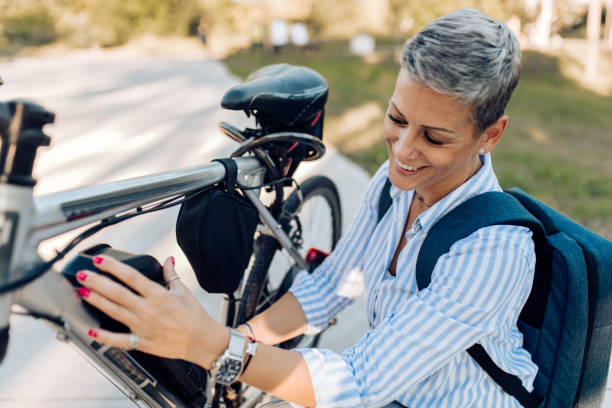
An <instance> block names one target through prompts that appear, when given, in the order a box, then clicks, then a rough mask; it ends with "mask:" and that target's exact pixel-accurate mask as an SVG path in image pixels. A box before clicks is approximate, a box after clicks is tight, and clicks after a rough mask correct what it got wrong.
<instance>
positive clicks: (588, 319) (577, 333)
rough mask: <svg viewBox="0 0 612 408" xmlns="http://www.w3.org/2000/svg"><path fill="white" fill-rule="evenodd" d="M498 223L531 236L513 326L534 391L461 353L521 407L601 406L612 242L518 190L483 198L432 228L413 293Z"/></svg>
mask: <svg viewBox="0 0 612 408" xmlns="http://www.w3.org/2000/svg"><path fill="white" fill-rule="evenodd" d="M390 186H391V183H390V182H389V180H388V179H387V183H386V184H385V187H384V188H383V191H382V193H381V196H380V200H379V206H378V220H379V221H380V220H381V219H382V217H383V216H384V214H385V212H386V211H387V209H388V208H389V207H390V205H391V196H390V195H389V188H390ZM474 214H478V216H477V217H474ZM501 224H505V225H519V226H524V227H528V228H530V229H531V231H532V232H533V240H534V243H535V250H536V270H535V276H534V282H533V286H532V289H531V293H530V294H529V298H528V299H527V302H526V303H525V306H524V307H523V310H522V311H521V314H520V316H519V320H518V328H519V330H520V331H521V332H522V333H523V347H524V348H525V349H526V350H527V351H528V352H529V353H530V354H531V359H532V360H533V362H534V363H535V364H536V365H537V366H538V373H537V375H536V378H535V381H534V389H533V391H531V392H529V391H527V390H526V389H525V388H524V387H523V386H522V383H521V381H520V379H519V378H518V377H516V376H514V375H511V374H509V373H506V372H504V371H503V370H502V369H500V368H499V367H498V366H497V365H496V364H495V362H494V361H493V360H492V359H491V358H490V356H489V355H488V354H487V352H486V351H485V349H484V348H483V347H482V346H481V345H479V344H475V345H473V346H472V347H470V348H469V349H468V350H467V352H468V353H469V355H470V356H471V357H472V358H473V359H474V360H475V361H476V362H477V363H478V364H479V365H480V366H481V367H482V368H483V369H484V370H485V371H486V372H487V373H488V374H489V375H490V376H491V378H492V379H493V380H494V381H495V382H496V383H497V384H499V385H500V386H501V387H502V388H503V389H504V391H506V392H508V393H509V394H510V395H512V396H513V397H515V398H516V399H517V400H518V401H519V402H520V403H521V405H523V406H524V407H530V408H536V407H538V408H570V407H576V408H596V407H600V406H601V404H602V402H603V397H604V392H605V389H606V377H607V373H608V368H609V363H610V348H611V347H612V242H610V241H608V240H606V239H604V238H602V237H600V236H599V235H597V234H595V233H593V232H591V231H589V230H588V229H586V228H584V227H583V226H581V225H579V224H577V223H575V222H574V221H572V220H570V219H569V218H567V217H565V216H564V215H562V214H560V213H559V212H557V211H555V210H554V209H552V208H550V207H549V206H547V205H546V204H543V203H541V202H540V201H538V200H536V199H534V198H533V197H531V196H529V195H528V194H526V193H525V192H523V191H521V190H520V189H511V190H509V191H507V192H505V193H504V192H497V191H493V192H487V193H484V194H480V195H478V196H475V197H472V198H471V199H469V200H467V201H465V202H464V203H461V204H460V205H458V206H457V207H456V208H454V209H453V210H452V211H450V212H449V213H448V214H446V215H445V216H444V217H442V219H440V220H439V221H438V222H437V223H436V224H435V225H434V226H433V227H432V228H431V230H430V231H429V233H428V234H427V237H426V238H425V241H424V242H423V244H422V246H421V249H420V250H419V255H418V258H417V265H416V280H417V285H418V287H419V290H422V289H423V288H426V287H427V286H428V285H429V284H430V282H431V274H432V272H433V270H434V267H435V265H436V262H437V260H438V258H439V257H440V256H441V255H443V254H445V253H447V252H448V251H449V250H450V247H451V246H452V245H453V243H455V242H456V241H459V240H461V239H463V238H466V237H468V236H469V235H471V234H472V233H474V232H475V231H477V230H478V229H480V228H483V227H487V226H491V225H501Z"/></svg>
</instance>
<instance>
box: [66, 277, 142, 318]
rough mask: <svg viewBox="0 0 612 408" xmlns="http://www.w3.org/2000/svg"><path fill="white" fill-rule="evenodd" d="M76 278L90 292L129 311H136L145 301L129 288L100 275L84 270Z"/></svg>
mask: <svg viewBox="0 0 612 408" xmlns="http://www.w3.org/2000/svg"><path fill="white" fill-rule="evenodd" d="M75 277H76V279H77V281H78V282H79V283H80V284H81V285H83V286H84V287H86V288H87V289H89V290H90V292H96V293H98V294H100V295H102V296H103V297H105V298H106V299H108V300H110V301H112V302H114V303H116V304H118V305H121V306H123V307H125V308H127V309H129V310H136V309H137V308H138V307H139V306H140V305H141V303H142V301H143V298H142V297H141V296H139V295H137V294H135V293H134V292H132V291H131V290H129V289H128V288H127V287H125V286H123V285H121V284H120V283H117V282H115V281H113V280H112V279H111V278H109V277H107V276H104V275H101V274H99V273H96V272H93V271H88V270H82V271H78V272H77V273H76V275H75Z"/></svg>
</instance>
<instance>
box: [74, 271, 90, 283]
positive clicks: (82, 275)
mask: <svg viewBox="0 0 612 408" xmlns="http://www.w3.org/2000/svg"><path fill="white" fill-rule="evenodd" d="M75 276H76V278H77V280H80V281H84V280H85V279H87V274H86V273H85V272H83V271H78V272H77V273H76V275H75Z"/></svg>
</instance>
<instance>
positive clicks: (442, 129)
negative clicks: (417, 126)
mask: <svg viewBox="0 0 612 408" xmlns="http://www.w3.org/2000/svg"><path fill="white" fill-rule="evenodd" d="M421 127H422V128H423V129H429V130H439V131H440V132H447V133H455V131H454V130H450V129H444V128H441V127H435V126H427V125H423V126H421Z"/></svg>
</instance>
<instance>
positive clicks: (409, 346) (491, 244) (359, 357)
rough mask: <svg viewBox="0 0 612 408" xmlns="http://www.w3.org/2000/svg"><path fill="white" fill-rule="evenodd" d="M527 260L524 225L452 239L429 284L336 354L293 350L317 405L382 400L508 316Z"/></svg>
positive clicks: (530, 263) (526, 281)
mask: <svg viewBox="0 0 612 408" xmlns="http://www.w3.org/2000/svg"><path fill="white" fill-rule="evenodd" d="M534 267H535V257H534V246H533V241H532V239H531V232H530V231H529V230H527V229H525V228H522V227H516V226H493V227H486V228H483V229H481V230H478V231H476V232H475V233H474V234H472V235H470V236H469V237H467V238H465V239H463V240H461V241H458V242H456V243H455V244H454V245H453V246H452V247H451V250H450V251H449V253H447V254H445V255H443V256H442V257H440V259H439V260H438V262H437V264H436V267H435V269H434V271H433V274H432V281H431V284H430V285H429V287H427V288H425V289H424V290H422V291H420V292H418V293H412V294H410V293H406V298H405V301H403V302H402V303H401V304H400V305H398V307H397V308H396V309H395V310H394V311H393V312H392V313H391V314H390V315H388V316H386V317H385V319H384V320H382V321H381V322H380V324H378V325H377V326H376V327H375V328H373V329H371V330H369V331H368V332H367V333H366V334H365V336H364V337H363V338H362V339H360V340H359V341H358V342H357V343H356V344H354V345H353V346H351V347H349V348H348V349H346V350H345V351H344V352H343V353H342V354H336V353H333V352H331V351H328V350H315V349H301V350H298V351H299V352H300V353H301V354H302V355H303V357H304V359H305V360H306V363H307V364H308V367H309V370H310V373H311V378H312V381H313V387H314V391H315V397H316V402H317V407H360V406H366V407H367V406H384V405H385V404H388V403H390V402H391V401H394V400H396V399H398V397H399V396H401V395H403V394H405V393H406V392H408V391H409V390H410V389H411V388H412V387H414V386H415V385H417V384H418V383H420V382H421V381H423V380H424V379H426V378H427V377H429V376H431V375H432V374H434V373H435V372H436V371H437V370H439V369H440V368H441V367H442V366H444V365H445V364H447V363H448V362H449V361H451V359H453V358H454V357H455V356H457V355H458V354H459V353H462V352H465V350H466V349H467V348H469V347H470V346H471V345H473V344H474V343H476V342H480V341H481V340H483V338H485V337H486V336H487V335H489V334H491V333H493V332H494V331H496V330H499V329H500V327H502V326H504V325H507V324H508V321H509V320H512V319H515V318H516V316H517V315H518V311H519V310H520V309H521V308H522V305H523V304H524V302H525V301H526V299H527V296H528V294H529V291H530V289H531V283H532V280H533V271H534Z"/></svg>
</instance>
